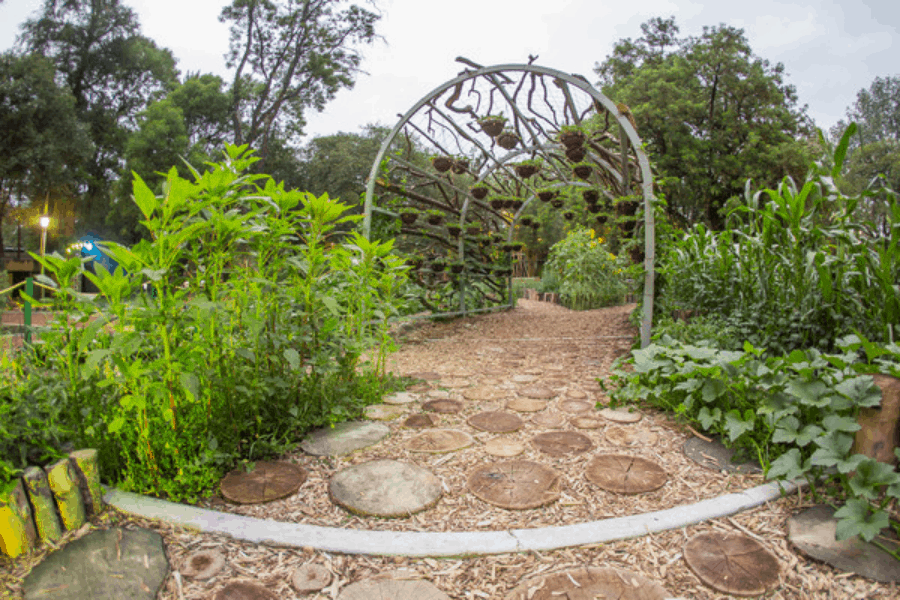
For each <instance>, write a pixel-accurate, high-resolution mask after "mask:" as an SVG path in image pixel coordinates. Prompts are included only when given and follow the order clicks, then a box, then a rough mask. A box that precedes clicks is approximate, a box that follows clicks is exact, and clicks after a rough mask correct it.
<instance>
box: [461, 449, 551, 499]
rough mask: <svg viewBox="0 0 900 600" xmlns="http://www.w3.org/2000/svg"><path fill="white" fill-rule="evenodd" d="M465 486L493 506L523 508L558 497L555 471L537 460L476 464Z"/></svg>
mask: <svg viewBox="0 0 900 600" xmlns="http://www.w3.org/2000/svg"><path fill="white" fill-rule="evenodd" d="M466 487H467V488H468V489H469V491H470V492H472V493H473V494H474V495H475V496H476V497H477V498H480V499H481V500H484V501H485V502H487V503H489V504H493V505H494V506H499V507H500V508H506V509H510V510H525V509H529V508H538V507H540V506H545V505H547V504H550V503H551V502H555V501H556V500H557V499H558V498H559V475H558V474H557V473H556V471H554V470H553V469H551V468H550V467H548V466H545V465H542V464H540V463H536V462H531V461H528V460H513V461H509V462H505V463H496V464H491V465H484V466H481V467H478V468H477V469H475V470H474V471H472V473H471V474H470V475H469V478H468V479H467V481H466Z"/></svg>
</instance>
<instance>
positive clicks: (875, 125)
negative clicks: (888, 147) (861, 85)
mask: <svg viewBox="0 0 900 600" xmlns="http://www.w3.org/2000/svg"><path fill="white" fill-rule="evenodd" d="M850 122H852V123H856V125H857V127H858V129H857V135H856V136H855V138H854V139H852V140H851V152H852V150H853V148H855V147H858V146H864V145H866V144H872V143H874V142H887V141H894V142H897V141H900V75H894V76H893V77H876V78H875V81H873V82H872V85H870V86H869V88H868V89H864V90H859V92H857V94H856V102H854V103H853V105H852V106H850V107H849V108H847V120H846V121H844V120H842V121H839V122H838V124H837V125H835V126H834V127H833V128H832V129H831V134H832V137H834V138H835V139H840V137H841V134H842V133H844V130H845V129H846V128H847V124H848V123H850Z"/></svg>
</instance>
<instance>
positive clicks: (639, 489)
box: [584, 454, 669, 494]
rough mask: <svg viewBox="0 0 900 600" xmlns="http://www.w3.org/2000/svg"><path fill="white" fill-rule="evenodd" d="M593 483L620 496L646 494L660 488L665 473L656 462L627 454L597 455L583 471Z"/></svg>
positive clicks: (663, 483)
mask: <svg viewBox="0 0 900 600" xmlns="http://www.w3.org/2000/svg"><path fill="white" fill-rule="evenodd" d="M584 474H585V476H586V477H587V478H588V481H590V482H591V483H593V484H595V485H597V486H599V487H601V488H603V489H604V490H607V491H610V492H616V493H618V494H643V493H645V492H652V491H653V490H656V489H659V488H661V487H662V486H663V485H665V483H666V481H668V479H669V476H668V475H666V472H665V471H664V470H663V469H662V467H660V466H659V465H658V464H656V463H655V462H653V461H650V460H647V459H646V458H641V457H639V456H628V455H627V454H602V455H600V456H595V457H594V458H592V459H591V460H590V462H588V464H587V465H586V466H585V468H584Z"/></svg>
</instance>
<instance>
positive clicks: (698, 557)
mask: <svg viewBox="0 0 900 600" xmlns="http://www.w3.org/2000/svg"><path fill="white" fill-rule="evenodd" d="M684 562H686V563H687V565H688V567H690V569H691V571H693V572H694V574H695V575H696V576H697V577H699V578H700V580H701V581H702V582H703V583H705V584H706V585H708V586H709V587H711V588H713V589H715V590H718V591H720V592H724V593H726V594H733V595H735V596H759V595H760V594H764V593H766V592H767V591H768V590H770V589H772V588H773V587H775V585H777V584H778V579H779V577H780V573H781V568H780V567H779V565H778V559H776V558H775V557H774V556H773V555H772V553H771V552H769V551H768V550H766V548H765V547H764V546H763V545H762V544H760V543H759V542H757V541H756V540H754V539H753V538H750V537H748V536H746V535H742V534H737V533H720V532H718V531H709V532H706V533H700V534H697V535H695V536H694V537H692V538H691V539H690V540H688V541H687V543H686V544H685V545H684Z"/></svg>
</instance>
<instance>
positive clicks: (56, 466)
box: [46, 458, 86, 531]
mask: <svg viewBox="0 0 900 600" xmlns="http://www.w3.org/2000/svg"><path fill="white" fill-rule="evenodd" d="M46 470H47V481H48V482H49V484H50V490H51V491H52V492H53V497H54V498H55V499H56V507H57V509H58V510H59V516H60V517H61V518H62V523H63V525H64V526H65V528H66V529H67V530H69V531H72V530H74V529H78V528H79V527H81V526H82V525H84V522H85V518H86V516H85V511H84V500H83V499H82V497H81V488H79V487H78V479H77V475H76V473H75V467H74V466H73V465H72V461H70V460H69V459H68V458H63V459H62V460H59V461H57V462H55V463H53V464H52V465H50V466H49V467H47V468H46Z"/></svg>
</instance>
